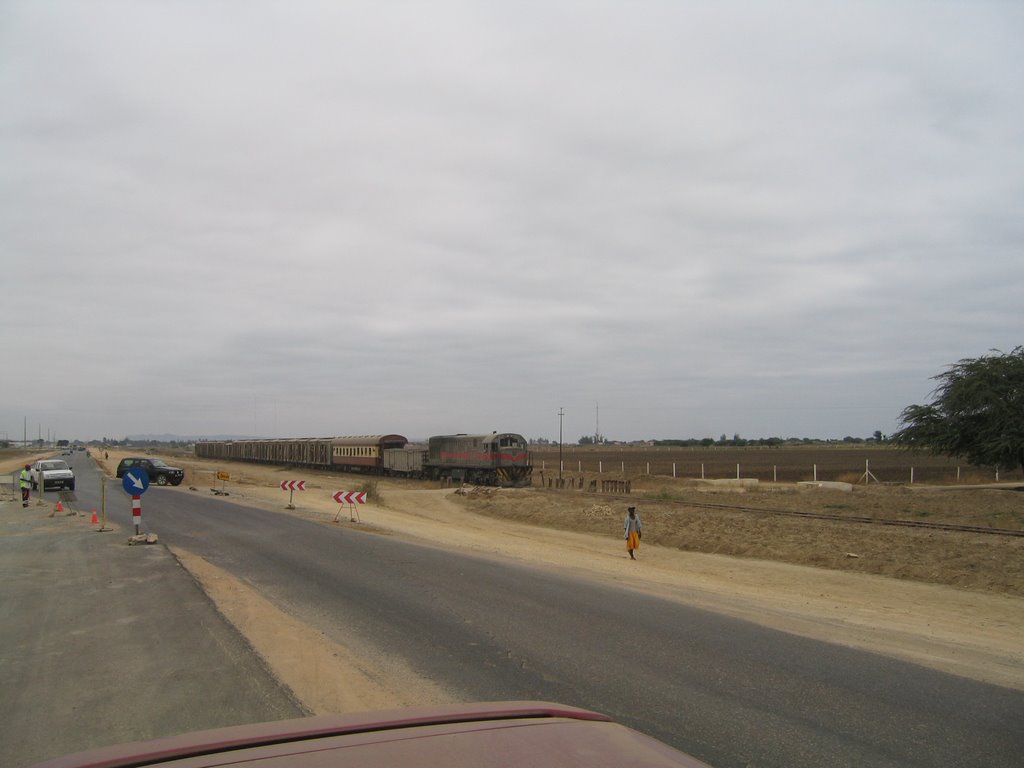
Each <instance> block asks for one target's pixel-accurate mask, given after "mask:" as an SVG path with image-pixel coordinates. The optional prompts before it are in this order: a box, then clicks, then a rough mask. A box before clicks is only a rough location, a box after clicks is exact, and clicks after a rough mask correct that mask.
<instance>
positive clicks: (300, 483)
mask: <svg viewBox="0 0 1024 768" xmlns="http://www.w3.org/2000/svg"><path fill="white" fill-rule="evenodd" d="M281 490H282V491H304V490H306V481H305V480H284V481H282V483H281Z"/></svg>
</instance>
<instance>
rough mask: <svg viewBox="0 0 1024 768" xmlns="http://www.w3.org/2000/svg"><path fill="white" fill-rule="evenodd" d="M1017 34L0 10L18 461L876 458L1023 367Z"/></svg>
mask: <svg viewBox="0 0 1024 768" xmlns="http://www.w3.org/2000/svg"><path fill="white" fill-rule="evenodd" d="M1022 40H1024V3H1020V2H1016V1H1015V0H1005V1H1004V0H990V1H988V2H986V1H984V0H971V1H970V2H968V1H967V0H964V1H963V2H940V1H939V0H928V1H927V2H910V1H907V0H901V1H900V2H892V1H891V0H885V1H884V2H875V3H872V2H860V1H858V2H827V1H826V2H822V1H821V0H813V1H809V2H774V3H720V2H713V1H712V0H707V1H701V0H694V1H692V2H686V1H685V0H666V1H665V2H636V3H627V2H568V1H565V2H561V1H559V0H555V1H554V2H551V1H549V0H543V2H523V1H522V0H516V1H515V2H512V1H511V0H510V1H509V2H468V1H467V2H448V1H447V0H432V2H429V3H421V2H405V3H401V2H394V3H391V2H378V1H377V0H374V1H372V2H370V1H368V2H342V1H339V0H330V1H325V2H259V1H257V2H253V1H251V0H246V1H245V2H243V1H242V0H238V2H211V1H210V0H195V1H194V2H190V1H189V0H174V1H173V2H170V1H167V2H145V1H141V0H131V1H130V2H129V1H126V2H47V1H46V0H25V1H24V2H11V1H10V0H0V265H2V267H3V270H2V275H3V288H4V290H3V300H2V310H0V343H2V348H3V364H2V371H3V373H2V377H0V437H3V433H4V432H6V433H8V435H9V436H10V437H11V438H17V439H20V438H21V437H22V433H23V431H24V430H25V425H26V424H27V432H28V436H29V437H30V438H31V437H37V436H38V435H40V434H41V435H42V436H43V437H46V436H47V434H50V435H53V436H58V437H66V438H71V439H76V438H78V439H90V438H98V437H103V436H108V437H115V438H120V437H124V436H126V435H132V434H140V433H175V434H180V435H204V434H206V435H213V434H244V435H260V436H281V437H297V436H311V435H317V436H322V435H349V434H376V433H386V432H388V433H389V432H397V433H400V434H404V435H406V436H408V437H410V438H416V437H425V436H428V435H432V434H444V433H450V432H485V431H490V430H492V429H493V430H498V431H512V432H520V433H522V434H524V435H526V436H527V437H547V438H551V439H557V437H558V429H559V416H558V411H559V409H560V408H564V417H563V432H564V437H565V439H566V440H567V441H572V440H576V439H577V438H578V437H579V436H581V435H590V434H593V433H594V431H595V428H596V427H597V419H598V413H599V418H600V431H601V433H602V434H604V435H606V436H608V437H609V438H613V439H645V438H670V437H706V436H710V437H715V438H717V437H718V436H719V435H720V434H723V433H724V434H727V435H728V436H729V437H732V435H733V434H737V433H738V434H740V435H741V436H742V437H748V438H754V437H768V436H781V437H790V436H796V437H803V436H810V437H826V438H827V437H844V436H846V435H852V436H859V437H866V436H870V435H871V434H872V433H873V432H874V431H875V430H881V431H883V432H885V433H889V432H891V431H893V430H894V429H895V428H896V426H897V424H898V417H899V413H900V411H901V410H902V409H903V408H904V407H905V406H907V405H909V404H911V403H920V402H926V401H928V400H929V399H930V397H929V396H930V393H931V391H932V389H933V387H934V385H935V382H934V381H932V380H931V377H932V376H934V375H936V374H938V373H941V372H942V371H943V370H945V368H946V366H948V365H950V364H952V363H954V362H956V361H957V360H959V359H961V358H965V357H976V356H978V355H982V354H986V353H987V352H988V351H989V350H990V349H993V348H995V349H1001V350H1003V351H1009V350H1010V349H1012V348H1013V347H1015V346H1017V345H1018V344H1021V343H1024V308H1022V307H1024V304H1022V299H1024V276H1022V275H1024V249H1022V246H1024V48H1022V43H1021V41H1022Z"/></svg>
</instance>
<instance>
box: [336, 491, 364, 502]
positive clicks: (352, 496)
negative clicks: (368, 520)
mask: <svg viewBox="0 0 1024 768" xmlns="http://www.w3.org/2000/svg"><path fill="white" fill-rule="evenodd" d="M334 500H335V501H336V502H338V503H339V504H365V503H366V491H338V492H337V493H336V494H334Z"/></svg>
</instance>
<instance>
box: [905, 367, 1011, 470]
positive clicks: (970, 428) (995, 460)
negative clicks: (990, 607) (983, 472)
mask: <svg viewBox="0 0 1024 768" xmlns="http://www.w3.org/2000/svg"><path fill="white" fill-rule="evenodd" d="M991 351H992V354H990V355H985V356H982V357H977V358H967V359H964V360H961V361H960V362H958V363H956V364H955V365H951V366H950V367H949V369H948V370H947V371H946V372H945V373H940V374H939V375H938V376H933V377H932V378H933V380H935V381H938V382H939V384H938V386H937V387H936V388H935V389H934V390H933V391H932V397H933V401H932V402H931V403H929V404H928V405H908V406H907V407H906V408H904V409H903V413H901V414H900V422H901V424H902V426H901V428H900V429H899V430H898V431H897V432H896V433H895V434H894V435H892V436H891V441H892V442H893V443H895V444H896V445H899V446H902V447H904V448H920V449H922V450H926V451H929V452H930V453H934V454H944V455H947V456H958V457H961V458H965V459H967V460H968V461H970V462H971V463H972V464H975V465H978V466H999V467H1003V468H1004V469H1013V468H1016V467H1020V468H1022V469H1024V347H1016V348H1015V349H1014V350H1013V351H1012V352H1009V353H1006V354H1003V353H1002V352H1000V351H999V350H997V349H993V350H991Z"/></svg>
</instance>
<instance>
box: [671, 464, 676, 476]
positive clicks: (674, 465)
mask: <svg viewBox="0 0 1024 768" xmlns="http://www.w3.org/2000/svg"><path fill="white" fill-rule="evenodd" d="M675 476H676V463H675V462H674V461H673V462H672V477H673V478H675Z"/></svg>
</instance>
